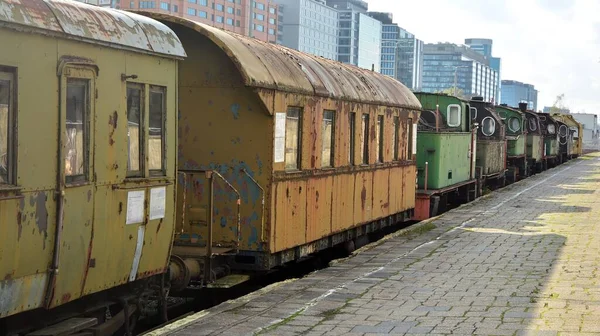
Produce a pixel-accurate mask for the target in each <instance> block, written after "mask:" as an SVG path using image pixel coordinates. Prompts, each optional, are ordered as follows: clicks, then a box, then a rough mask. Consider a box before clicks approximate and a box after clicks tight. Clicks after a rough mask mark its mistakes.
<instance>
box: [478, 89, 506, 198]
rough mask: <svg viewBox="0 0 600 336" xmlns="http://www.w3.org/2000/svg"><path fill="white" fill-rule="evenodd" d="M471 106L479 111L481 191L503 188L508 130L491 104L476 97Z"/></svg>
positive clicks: (479, 180) (479, 177) (479, 172)
mask: <svg viewBox="0 0 600 336" xmlns="http://www.w3.org/2000/svg"><path fill="white" fill-rule="evenodd" d="M471 105H472V106H473V107H474V108H475V109H476V110H477V112H476V115H475V118H474V119H475V120H476V122H477V123H478V124H479V125H481V126H480V127H479V129H478V131H477V152H476V158H477V159H476V174H475V176H476V177H477V178H478V182H479V189H480V191H481V190H482V189H483V188H484V187H489V188H496V187H503V186H504V185H505V183H506V174H505V172H506V139H505V134H506V130H505V127H504V123H503V122H502V118H501V117H500V115H499V114H498V113H496V110H495V109H494V106H493V105H492V104H491V103H487V102H484V101H483V98H482V97H474V98H473V99H472V100H471Z"/></svg>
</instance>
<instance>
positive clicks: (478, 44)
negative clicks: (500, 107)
mask: <svg viewBox="0 0 600 336" xmlns="http://www.w3.org/2000/svg"><path fill="white" fill-rule="evenodd" d="M465 45H467V46H469V48H471V49H473V50H475V51H477V52H479V53H480V54H482V55H483V56H485V57H487V59H488V60H489V65H490V68H492V69H494V70H496V72H497V73H498V78H497V80H496V92H498V97H496V103H497V102H499V101H501V100H502V92H503V91H502V76H501V73H502V72H501V67H502V59H500V58H499V57H494V56H492V47H493V45H494V41H493V40H491V39H484V38H468V39H465Z"/></svg>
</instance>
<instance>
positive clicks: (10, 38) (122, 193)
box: [0, 0, 185, 334]
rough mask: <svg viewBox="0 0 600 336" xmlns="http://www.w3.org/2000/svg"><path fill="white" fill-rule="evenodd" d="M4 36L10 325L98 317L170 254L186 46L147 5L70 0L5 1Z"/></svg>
mask: <svg viewBox="0 0 600 336" xmlns="http://www.w3.org/2000/svg"><path fill="white" fill-rule="evenodd" d="M0 45H2V46H3V47H2V51H1V52H0V334H7V333H8V334H11V333H13V332H16V331H20V330H21V331H22V330H28V329H30V328H39V327H43V326H44V325H47V324H52V323H54V322H56V321H60V320H64V319H68V318H69V317H70V316H73V315H75V314H81V313H86V312H91V314H92V315H88V317H89V316H94V315H93V312H95V311H98V312H99V313H98V314H97V316H98V317H97V318H89V319H87V320H86V321H87V322H86V323H87V325H88V327H91V328H93V327H94V325H99V324H101V323H102V322H103V318H104V317H103V316H104V315H105V314H104V310H103V309H102V307H105V306H107V305H109V303H108V301H107V300H108V299H109V298H110V300H117V301H118V299H119V298H123V296H122V295H120V294H119V293H121V291H122V292H126V293H127V295H132V294H131V293H132V288H133V287H136V286H137V285H140V286H142V285H144V284H145V282H146V279H153V278H154V277H153V275H157V274H163V273H164V272H165V270H166V268H167V266H168V261H169V254H170V249H171V241H172V237H173V228H174V219H175V212H174V209H175V206H174V203H175V183H174V180H175V176H176V171H175V168H176V145H175V144H176V139H177V137H176V131H177V129H176V121H177V120H176V116H177V114H176V111H177V98H176V97H177V76H178V72H177V67H178V60H179V59H181V58H183V57H184V56H185V52H184V50H183V48H182V45H181V43H180V42H179V39H178V38H177V36H176V35H175V34H174V33H173V32H172V31H171V30H170V29H168V28H167V27H166V26H164V25H162V24H160V23H158V22H156V21H153V20H150V19H148V18H147V17H143V16H140V15H137V14H133V13H124V12H119V11H113V10H106V9H103V8H99V7H94V6H88V5H85V4H81V3H78V2H74V1H59V0H50V1H39V0H3V1H0ZM111 302H112V301H111ZM123 306H127V305H126V304H124V305H123ZM129 312H130V313H132V312H133V309H131V310H129ZM122 322H123V321H121V323H122Z"/></svg>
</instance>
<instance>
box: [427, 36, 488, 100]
mask: <svg viewBox="0 0 600 336" xmlns="http://www.w3.org/2000/svg"><path fill="white" fill-rule="evenodd" d="M497 79H498V72H497V71H496V70H494V69H492V68H491V67H490V65H489V60H488V59H487V58H486V57H485V56H483V55H482V54H480V53H479V52H477V51H474V50H472V49H471V48H469V47H467V46H464V45H456V44H451V43H437V44H425V46H424V48H423V88H422V90H423V91H425V92H437V91H443V90H446V89H453V88H454V85H455V83H456V88H457V89H460V90H462V91H463V92H464V94H465V95H466V96H482V97H483V98H484V100H485V101H488V102H497V97H498V91H497V85H496V82H497Z"/></svg>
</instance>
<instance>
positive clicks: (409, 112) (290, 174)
mask: <svg viewBox="0 0 600 336" xmlns="http://www.w3.org/2000/svg"><path fill="white" fill-rule="evenodd" d="M143 14H144V15H148V16H150V17H152V18H154V19H157V20H159V21H162V22H163V23H165V24H166V25H167V26H169V27H170V28H171V29H173V31H175V33H176V34H177V35H178V36H179V38H180V39H181V41H182V43H183V45H184V47H185V49H186V52H187V54H188V57H187V58H186V60H184V61H182V62H181V63H180V68H179V90H180V96H179V99H180V101H179V103H180V106H179V107H180V119H179V163H178V164H179V174H180V175H179V181H178V201H177V213H178V218H177V229H176V235H175V240H174V247H173V255H174V256H173V260H174V261H173V264H174V265H173V269H174V270H175V271H174V272H172V275H174V276H175V278H177V277H178V275H180V277H181V281H180V282H179V285H181V286H185V285H186V284H187V283H189V281H190V280H192V281H193V280H194V279H201V281H204V282H205V283H209V282H212V281H213V280H215V279H216V278H218V277H219V276H220V275H225V274H227V273H228V272H230V270H231V269H233V272H235V271H236V270H242V269H246V270H268V269H271V268H273V267H275V266H277V265H281V264H283V263H286V262H289V261H292V260H297V259H299V258H301V257H304V256H306V255H308V254H311V253H313V252H316V251H319V250H321V249H325V248H328V247H331V246H333V245H337V244H340V243H344V242H348V241H352V240H353V239H356V238H358V237H360V236H363V235H365V234H366V233H368V232H371V231H374V230H377V229H379V228H381V227H384V226H387V225H391V224H393V223H395V222H397V221H402V220H408V219H410V218H411V217H412V214H413V209H414V204H415V179H416V170H415V157H416V153H415V151H416V146H415V137H416V131H415V130H416V127H415V126H416V123H417V121H418V118H419V113H420V108H421V105H420V103H419V101H418V100H417V99H416V97H415V96H414V95H413V94H412V93H411V92H410V90H408V89H407V88H406V87H405V86H404V85H402V84H401V83H400V82H398V81H396V80H394V79H392V78H390V77H386V76H383V75H381V74H379V73H375V72H371V71H368V70H364V69H359V68H357V67H354V66H350V65H346V64H342V63H339V62H334V61H331V60H327V59H324V58H321V57H317V56H313V55H309V54H305V53H301V52H299V51H296V50H292V49H288V48H285V47H282V46H278V45H274V44H268V43H263V42H261V41H259V40H256V39H252V38H248V37H244V36H240V35H237V34H234V33H230V32H226V31H223V30H219V29H217V28H213V27H210V26H207V25H204V24H201V23H197V22H193V21H189V20H186V19H182V18H177V17H173V16H168V15H162V14H156V13H143ZM207 256H209V258H207ZM212 256H214V257H215V259H214V260H213V259H212V258H210V257H212ZM212 262H214V264H211V263H212ZM209 272H210V273H209ZM204 274H207V275H208V274H210V276H204Z"/></svg>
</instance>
